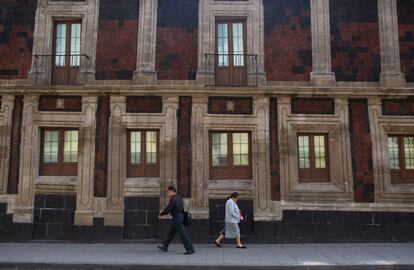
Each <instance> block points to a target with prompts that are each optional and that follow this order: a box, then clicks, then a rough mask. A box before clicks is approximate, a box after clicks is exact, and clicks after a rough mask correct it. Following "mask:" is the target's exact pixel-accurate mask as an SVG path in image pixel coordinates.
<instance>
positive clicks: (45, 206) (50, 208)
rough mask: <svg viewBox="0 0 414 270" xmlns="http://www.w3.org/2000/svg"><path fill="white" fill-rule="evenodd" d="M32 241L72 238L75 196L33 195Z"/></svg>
mask: <svg viewBox="0 0 414 270" xmlns="http://www.w3.org/2000/svg"><path fill="white" fill-rule="evenodd" d="M34 207H35V209H34V218H33V220H34V224H33V239H41V240H70V239H72V238H73V228H74V225H73V224H74V218H75V209H76V196H70V195H65V196H62V195H42V194H37V195H35V205H34Z"/></svg>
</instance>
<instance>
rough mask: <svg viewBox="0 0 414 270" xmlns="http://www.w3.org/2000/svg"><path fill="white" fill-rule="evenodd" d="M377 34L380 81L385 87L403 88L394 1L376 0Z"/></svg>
mask: <svg viewBox="0 0 414 270" xmlns="http://www.w3.org/2000/svg"><path fill="white" fill-rule="evenodd" d="M378 16H379V18H378V19H379V33H380V46H381V74H380V81H381V84H382V85H383V86H387V87H404V86H405V84H406V81H405V76H404V74H403V73H401V63H400V44H399V40H398V39H399V38H398V15H397V2H396V0H378Z"/></svg>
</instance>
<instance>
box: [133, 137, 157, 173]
mask: <svg viewBox="0 0 414 270" xmlns="http://www.w3.org/2000/svg"><path fill="white" fill-rule="evenodd" d="M132 132H141V160H140V163H138V164H132V163H131V133H132ZM147 132H155V133H156V145H157V150H156V155H157V158H156V161H157V162H156V163H147V151H146V149H147V140H146V136H147ZM159 176H160V130H159V129H128V130H127V177H128V178H143V177H159Z"/></svg>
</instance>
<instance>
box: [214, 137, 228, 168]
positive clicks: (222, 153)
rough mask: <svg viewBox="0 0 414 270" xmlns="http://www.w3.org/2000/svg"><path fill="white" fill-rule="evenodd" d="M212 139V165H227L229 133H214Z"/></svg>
mask: <svg viewBox="0 0 414 270" xmlns="http://www.w3.org/2000/svg"><path fill="white" fill-rule="evenodd" d="M211 139H212V142H211V149H212V151H211V157H212V163H213V164H212V165H213V166H225V165H227V133H213V134H212V135H211Z"/></svg>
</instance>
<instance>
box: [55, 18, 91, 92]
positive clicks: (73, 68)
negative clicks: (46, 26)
mask: <svg viewBox="0 0 414 270" xmlns="http://www.w3.org/2000/svg"><path fill="white" fill-rule="evenodd" d="M59 24H65V25H66V33H65V39H66V40H65V54H64V55H65V56H64V59H65V64H64V65H62V66H60V65H56V57H57V53H56V48H57V40H56V38H57V26H58V25H59ZM74 24H79V25H80V29H79V34H80V36H79V39H80V41H79V43H80V44H79V53H78V54H73V56H75V57H77V63H78V65H72V57H73V56H72V50H71V48H72V25H74ZM82 26H83V25H82V19H67V20H65V19H56V20H53V40H52V57H51V63H52V74H51V79H52V84H56V85H61V84H63V85H67V84H74V83H75V82H76V81H77V77H78V73H79V70H80V66H81V60H82V59H81V54H82ZM62 74H64V75H62ZM61 76H66V77H63V78H61Z"/></svg>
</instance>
